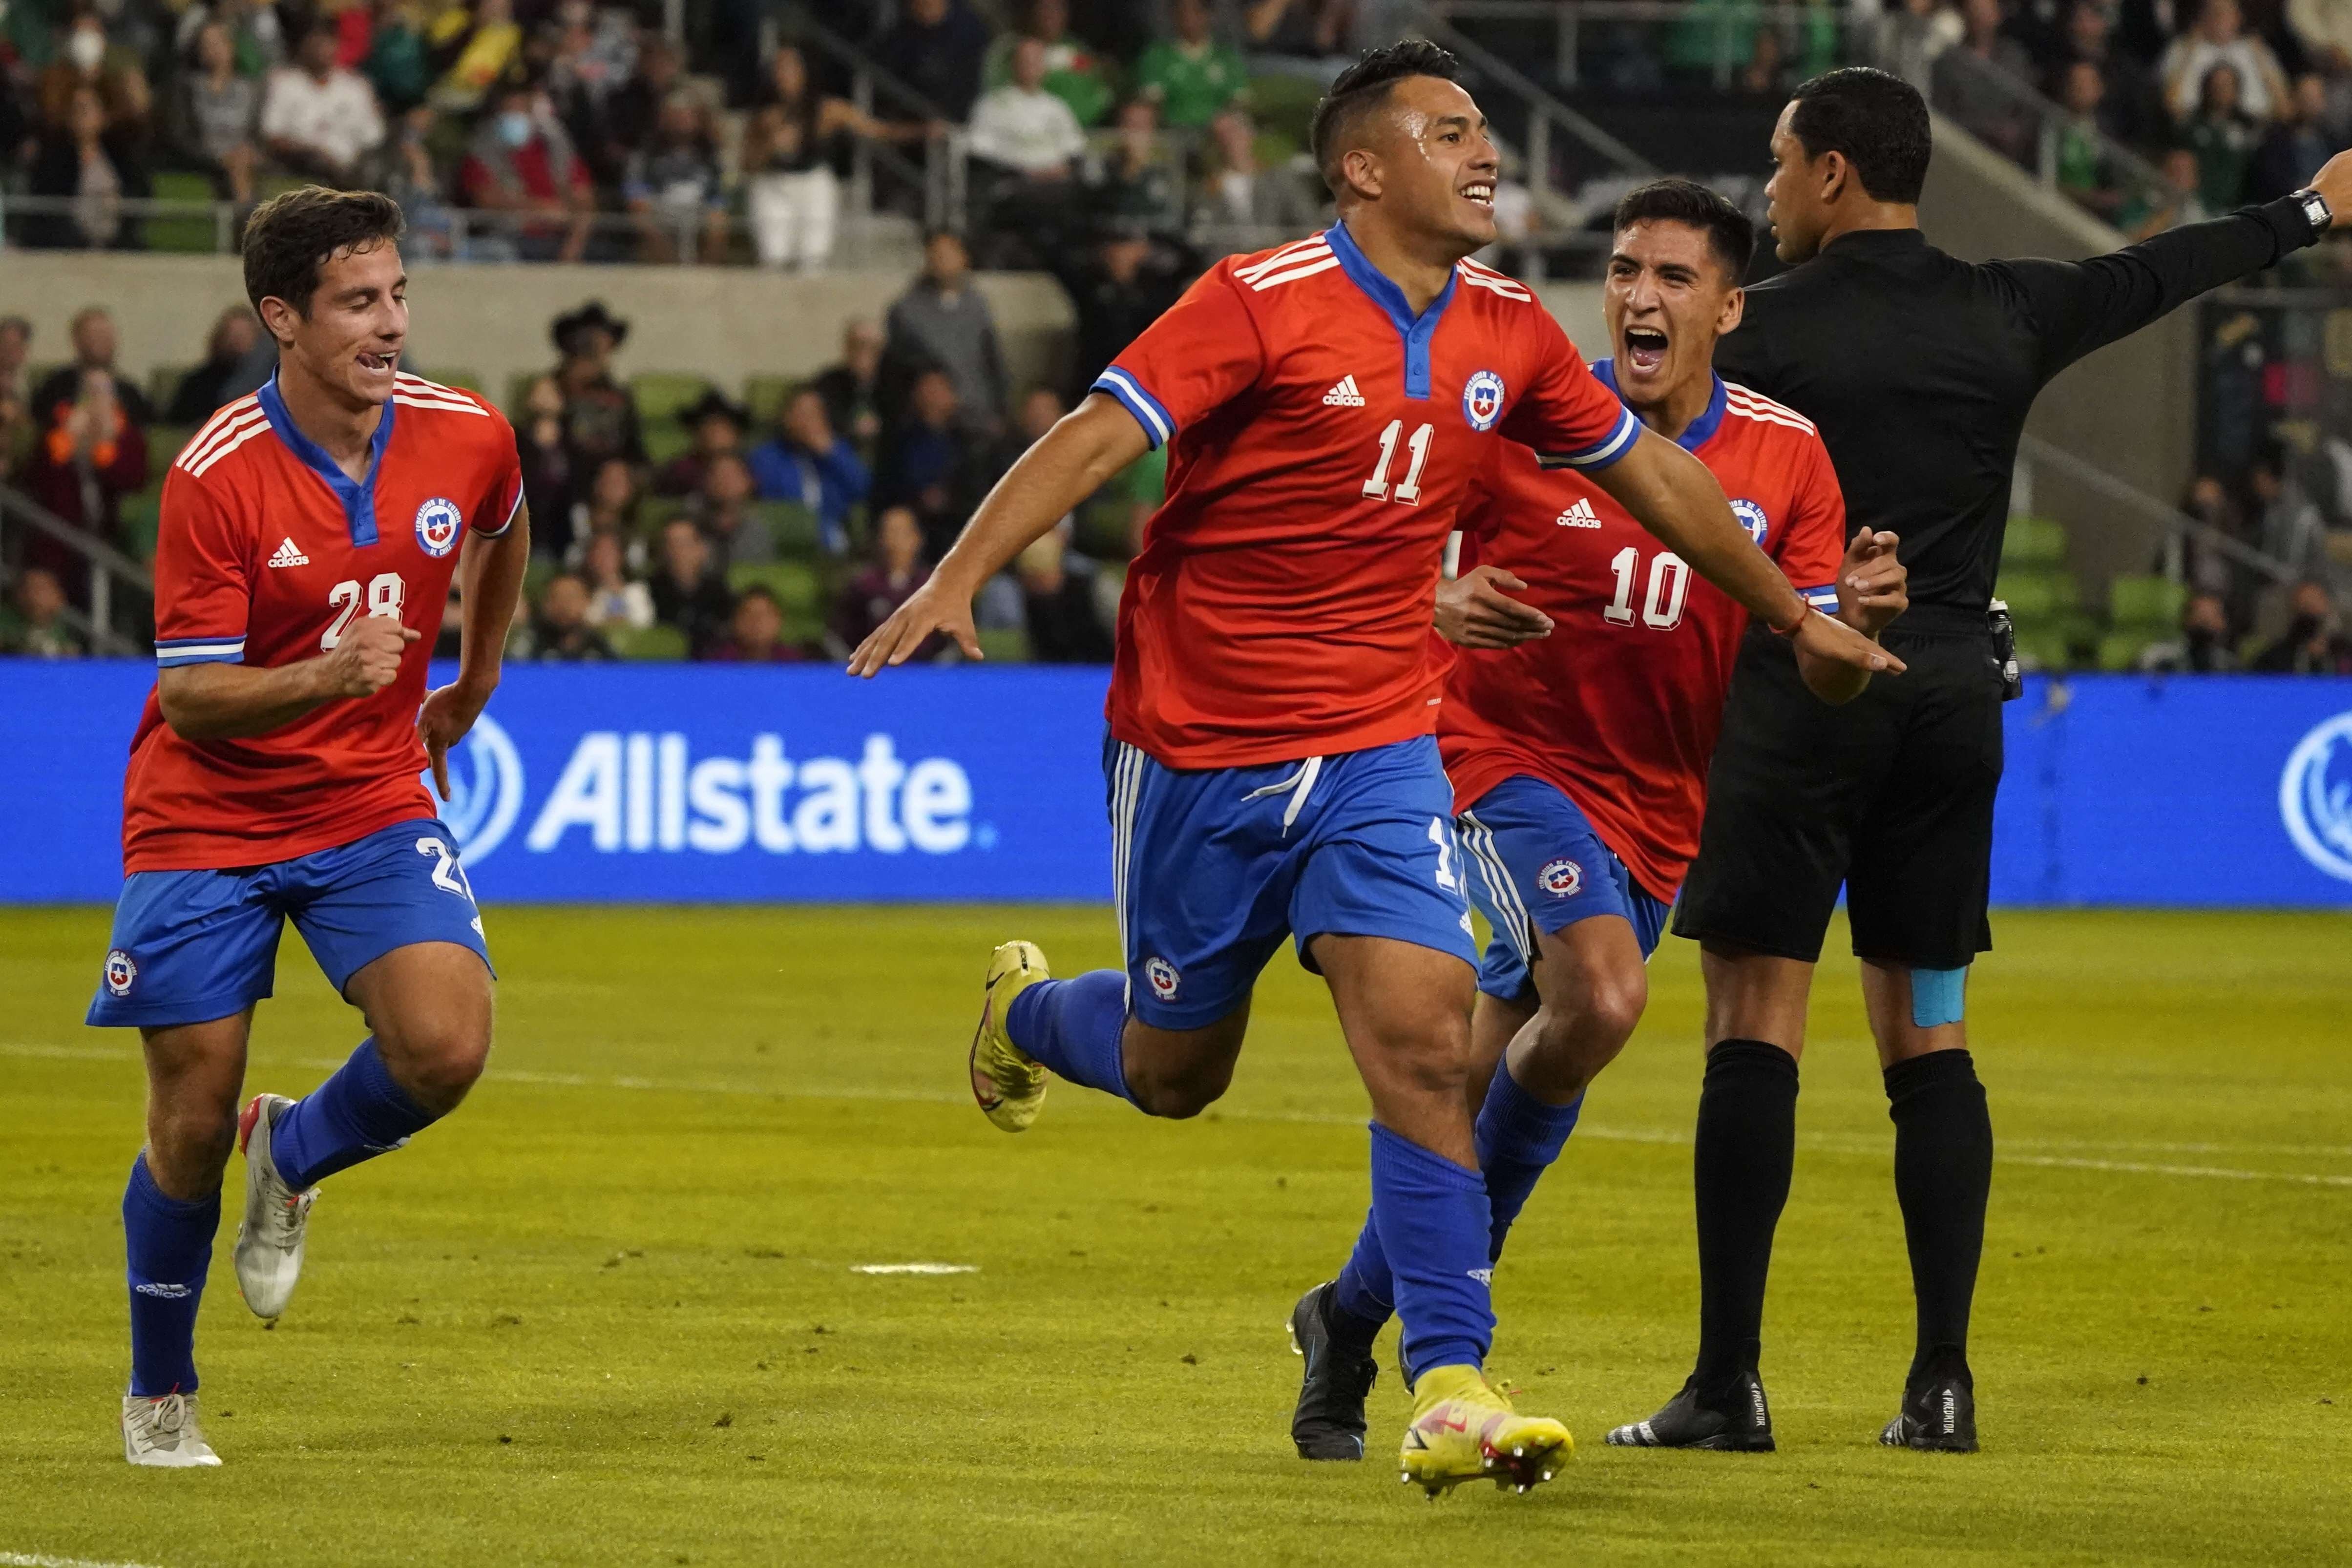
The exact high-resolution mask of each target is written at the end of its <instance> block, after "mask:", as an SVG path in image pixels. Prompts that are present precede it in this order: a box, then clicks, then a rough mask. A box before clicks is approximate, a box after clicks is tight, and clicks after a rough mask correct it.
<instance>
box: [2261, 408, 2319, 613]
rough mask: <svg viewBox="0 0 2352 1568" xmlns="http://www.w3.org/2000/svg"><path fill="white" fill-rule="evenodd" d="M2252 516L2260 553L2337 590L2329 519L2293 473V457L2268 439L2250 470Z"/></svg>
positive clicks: (2299, 575)
mask: <svg viewBox="0 0 2352 1568" xmlns="http://www.w3.org/2000/svg"><path fill="white" fill-rule="evenodd" d="M2246 511H2247V513H2248V515H2249V516H2250V517H2252V519H2253V523H2254V529H2255V538H2254V545H2255V548H2256V549H2260V550H2261V551H2262V552H2263V554H2264V555H2266V556H2268V557H2270V558H2271V559H2273V560H2274V561H2277V562H2278V563H2279V564H2280V565H2282V566H2284V567H2285V568H2286V570H2289V571H2291V572H2294V574H2295V575H2296V576H2298V577H2300V578H2303V579H2305V580H2308V581H2312V582H2316V583H2320V584H2322V585H2327V586H2332V584H2333V580H2334V578H2335V575H2336V574H2335V570H2334V565H2333V563H2332V562H2331V561H2330V559H2328V551H2327V519H2326V517H2324V516H2322V515H2321V513H2320V510H2319V507H2318V505H2317V503H2315V501H2313V500H2312V498H2311V496H2310V493H2309V492H2308V491H2307V490H2306V489H2305V487H2304V486H2303V484H2302V482H2301V481H2300V480H2299V479H2298V478H2297V477H2296V476H2295V475H2294V472H2293V469H2292V465H2291V462H2290V458H2289V454H2288V451H2287V449H2286V447H2285V446H2284V445H2283V444H2281V443H2280V442H2278V441H2277V440H2276V439H2274V438H2273V439H2270V440H2266V441H2264V442H2263V444H2262V446H2261V447H2260V449H2258V450H2257V451H2256V452H2255V454H2254V460H2253V461H2252V463H2251V464H2249V465H2247V467H2246Z"/></svg>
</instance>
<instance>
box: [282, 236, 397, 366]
mask: <svg viewBox="0 0 2352 1568" xmlns="http://www.w3.org/2000/svg"><path fill="white" fill-rule="evenodd" d="M261 314H262V319H264V321H265V322H267V324H268V328H269V330H270V334H271V335H272V336H273V337H275V338H276V339H277V340H278V353H279V355H280V357H281V358H282V359H283V360H284V361H287V362H288V363H289V365H291V366H293V367H295V368H296V369H297V371H299V374H301V375H302V376H304V377H305V378H307V379H309V380H310V381H312V382H316V383H318V384H319V385H320V386H321V387H323V388H325V389H326V390H327V391H328V392H330V393H331V394H332V395H333V396H335V398H336V399H337V401H339V402H346V403H348V404H351V405H353V406H357V405H359V404H362V403H377V404H382V403H386V402H391V401H392V388H393V376H394V371H395V370H396V369H397V368H398V366H399V363H400V350H401V346H402V345H403V344H404V343H405V342H406V341H407V340H408V273H407V272H406V270H405V269H404V268H403V267H402V266H401V264H400V247H399V246H396V245H394V244H393V243H392V242H391V241H389V240H381V241H377V242H375V243H373V244H370V245H366V246H346V247H345V248H343V249H341V250H339V251H337V252H335V254H334V255H332V256H329V257H328V258H327V259H326V260H325V261H323V262H321V263H320V266H319V287H318V289H317V290H316V291H315V292H314V293H312V295H311V296H310V301H309V308H307V309H302V308H296V306H295V305H294V304H293V303H292V302H291V301H289V300H286V299H281V298H278V297H276V296H274V295H273V296H271V297H270V298H266V299H264V300H263V301H262V302H261Z"/></svg>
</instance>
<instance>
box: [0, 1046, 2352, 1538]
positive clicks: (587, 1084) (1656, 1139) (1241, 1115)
mask: <svg viewBox="0 0 2352 1568" xmlns="http://www.w3.org/2000/svg"><path fill="white" fill-rule="evenodd" d="M0 1056H26V1057H42V1058H51V1059H57V1060H64V1061H117V1060H127V1059H126V1058H125V1057H124V1053H122V1052H120V1051H107V1050H103V1049H99V1048H94V1047H87V1046H69V1045H38V1044H18V1043H16V1042H0ZM300 1064H301V1065H304V1066H310V1067H319V1068H327V1069H332V1068H336V1067H341V1065H342V1060H341V1058H340V1057H318V1058H305V1059H301V1061H300ZM489 1076H490V1077H491V1078H492V1079H493V1080H495V1081H497V1082H502V1083H518V1084H528V1085H530V1086H532V1087H534V1088H551V1089H632V1090H650V1091H654V1092H661V1093H674V1094H730V1095H744V1096H748V1097H751V1098H754V1099H769V1100H851V1101H882V1102H892V1103H913V1104H927V1105H960V1104H961V1103H963V1102H964V1098H965V1097H964V1096H962V1095H960V1094H956V1093H952V1092H933V1091H929V1090H921V1089H880V1088H870V1087H866V1086H862V1085H845V1084H834V1085H818V1086H809V1085H803V1086H799V1087H793V1088H779V1087H776V1086H773V1085H770V1084H759V1083H739V1082H727V1081H724V1080H718V1079H710V1080H697V1079H684V1078H645V1077H639V1076H636V1075H634V1074H631V1075H627V1076H621V1077H597V1076H594V1075H592V1074H589V1073H582V1072H532V1071H520V1070H510V1069H506V1068H499V1067H495V1066H494V1067H492V1068H491V1070H490V1074H489ZM1210 1114H1211V1115H1212V1116H1221V1117H1223V1119H1225V1120H1227V1121H1234V1122H1285V1123H1293V1124H1300V1125H1305V1126H1319V1127H1352V1126H1358V1125H1360V1124H1362V1123H1363V1121H1364V1118H1363V1117H1362V1116H1360V1115H1352V1116H1349V1115H1338V1114H1334V1113H1329V1112H1322V1111H1247V1110H1239V1109H1227V1108H1223V1107H1220V1108H1219V1109H1218V1110H1215V1111H1213V1112H1211V1113H1210ZM1576 1135H1577V1136H1579V1137H1581V1138H1597V1139H1600V1140H1601V1141H1602V1142H1603V1143H1612V1144H1683V1145H1687V1144H1688V1143H1689V1142H1690V1141H1691V1135H1690V1134H1688V1133H1683V1132H1674V1131H1670V1130H1666V1129H1664V1128H1649V1127H1612V1126H1607V1125H1605V1124H1594V1123H1590V1122H1587V1123H1583V1124H1580V1125H1579V1126H1578V1128H1577V1133H1576ZM1797 1146H1798V1147H1800V1148H1801V1149H1806V1150H1809V1151H1811V1152H1812V1153H1816V1154H1832V1155H1876V1154H1880V1153H1881V1152H1883V1151H1885V1150H1886V1149H1888V1148H1889V1147H1890V1146H1891V1145H1890V1144H1889V1143H1888V1142H1887V1141H1885V1140H1879V1139H1869V1138H1859V1137H1854V1136H1852V1135H1841V1134H1809V1135H1806V1136H1801V1137H1800V1138H1799V1139H1798V1140H1797ZM2018 1146H2020V1147H2021V1148H2026V1149H2034V1148H2077V1149H2084V1150H2105V1151H2109V1152H2112V1153H2116V1154H2126V1153H2137V1152H2140V1151H2146V1150H2156V1151H2171V1150H2179V1151H2182V1152H2195V1153H2208V1152H2210V1153H2214V1154H2231V1153H2237V1154H2271V1155H2306V1156H2318V1157H2336V1158H2341V1157H2346V1156H2352V1148H2347V1147H2341V1146H2336V1145H2281V1146H2273V1145H2259V1144H2135V1143H2112V1144H2110V1143H2096V1142H2091V1141H2087V1140H2076V1139H2051V1140H2042V1141H2037V1140H2032V1139H2021V1140H2019V1145H2018ZM1993 1150H1994V1152H1993V1163H1994V1164H1996V1165H2004V1166H2034V1167H2038V1168H2041V1169H2045V1170H2083V1171H2108V1172H2113V1173H2116V1174H2122V1175H2131V1176H2186V1177H2190V1178H2194V1179H2202V1180H2210V1181H2280V1182H2287V1183H2291V1184H2293V1185H2295V1186H2340V1187H2352V1176H2333V1175H2313V1174H2309V1173H2306V1172H2300V1171H2250V1170H2238V1169H2233V1168H2231V1167H2227V1166H2187V1165H2171V1164H2166V1163H2160V1162H2157V1161H2149V1160H2117V1159H2100V1158H2094V1157H2091V1156H2089V1155H2040V1154H2016V1153H2011V1152H2009V1151H2008V1148H2007V1147H2006V1146H2005V1145H2003V1144H2002V1143H2001V1142H2000V1139H1999V1138H1998V1137H1996V1139H1995V1140H1994V1145H1993ZM0 1568H5V1560H0Z"/></svg>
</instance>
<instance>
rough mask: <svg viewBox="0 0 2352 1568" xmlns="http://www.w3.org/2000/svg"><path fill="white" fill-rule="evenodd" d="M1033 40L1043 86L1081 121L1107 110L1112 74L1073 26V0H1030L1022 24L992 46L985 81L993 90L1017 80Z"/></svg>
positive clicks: (1090, 121) (1088, 122) (1090, 122)
mask: <svg viewBox="0 0 2352 1568" xmlns="http://www.w3.org/2000/svg"><path fill="white" fill-rule="evenodd" d="M1030 43H1034V44H1035V45H1036V46H1037V47H1038V52H1039V60H1040V66H1041V69H1040V71H1039V73H1038V75H1039V78H1040V80H1041V81H1042V82H1043V84H1044V86H1045V90H1046V91H1047V92H1049V93H1052V94H1053V95H1054V96H1055V98H1058V99H1061V100H1062V101H1063V102H1064V103H1065V104H1067V105H1068V106H1069V110H1070V113H1071V115H1072V117H1073V118H1075V119H1076V121H1077V123H1078V124H1080V125H1082V126H1085V125H1093V124H1095V123H1096V122H1097V121H1099V120H1101V119H1102V117H1103V116H1104V115H1105V114H1106V113H1108V111H1109V110H1110V105H1111V98H1112V93H1111V85H1110V76H1109V73H1108V71H1107V70H1105V69H1104V68H1103V63H1102V61H1100V60H1099V59H1097V58H1096V57H1095V55H1094V52H1093V51H1092V50H1091V49H1089V48H1087V46H1086V43H1085V41H1084V40H1083V39H1081V38H1079V37H1076V35H1074V34H1073V33H1072V32H1071V31H1070V6H1069V0H1029V3H1028V5H1026V6H1025V7H1024V8H1023V12H1022V16H1021V20H1020V23H1019V24H1018V25H1017V26H1015V27H1014V28H1013V31H1012V32H1010V33H1007V34H1005V35H1003V37H1000V38H998V39H997V40H996V42H995V43H994V44H993V45H992V46H990V47H989V51H988V61H987V64H986V66H985V67H984V68H982V72H981V80H982V82H983V83H984V84H985V85H986V86H988V87H990V88H992V89H1002V88H1003V87H1004V86H1005V85H1006V84H1008V83H1015V82H1019V81H1020V80H1021V79H1022V71H1021V65H1020V55H1021V50H1022V46H1023V45H1024V44H1030ZM992 96H993V95H992ZM986 101H987V99H982V102H983V103H985V102H986ZM976 119H977V111H976V110H975V120H976Z"/></svg>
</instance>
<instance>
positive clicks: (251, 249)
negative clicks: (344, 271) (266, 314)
mask: <svg viewBox="0 0 2352 1568" xmlns="http://www.w3.org/2000/svg"><path fill="white" fill-rule="evenodd" d="M406 226H407V225H406V222H405V220H404V219H403V218H402V217H401V215H400V204H399V203H398V202H395V201H394V200H393V199H392V198H391V197H390V196H387V195H385V194H384V193H383V192H381V191H331V190H329V189H327V187H326V186H324V185H304V186H302V187H301V188H300V189H299V190H293V191H289V192H287V193H285V194H283V195H279V196H272V197H270V198H269V200H268V201H266V202H264V203H262V204H261V205H259V206H257V207H256V208H254V209H253V215H252V216H251V217H249V218H247V220H246V223H245V246H244V249H245V293H246V298H248V299H250V300H252V301H253V308H254V309H256V310H259V309H260V308H261V302H262V301H263V300H265V299H283V300H284V301H286V303H287V304H289V305H291V306H292V307H294V308H295V309H297V310H299V311H300V312H302V314H304V315H305V316H308V315H309V314H310V296H312V295H313V294H316V293H317V292H318V291H319V269H320V267H324V266H325V265H326V264H327V263H328V262H329V261H330V260H331V259H333V257H334V256H337V255H338V254H340V253H341V252H342V251H345V250H373V249H374V248H375V247H376V246H379V245H393V244H396V243H398V241H399V239H400V235H401V232H402V230H404V228H405V227H406Z"/></svg>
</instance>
